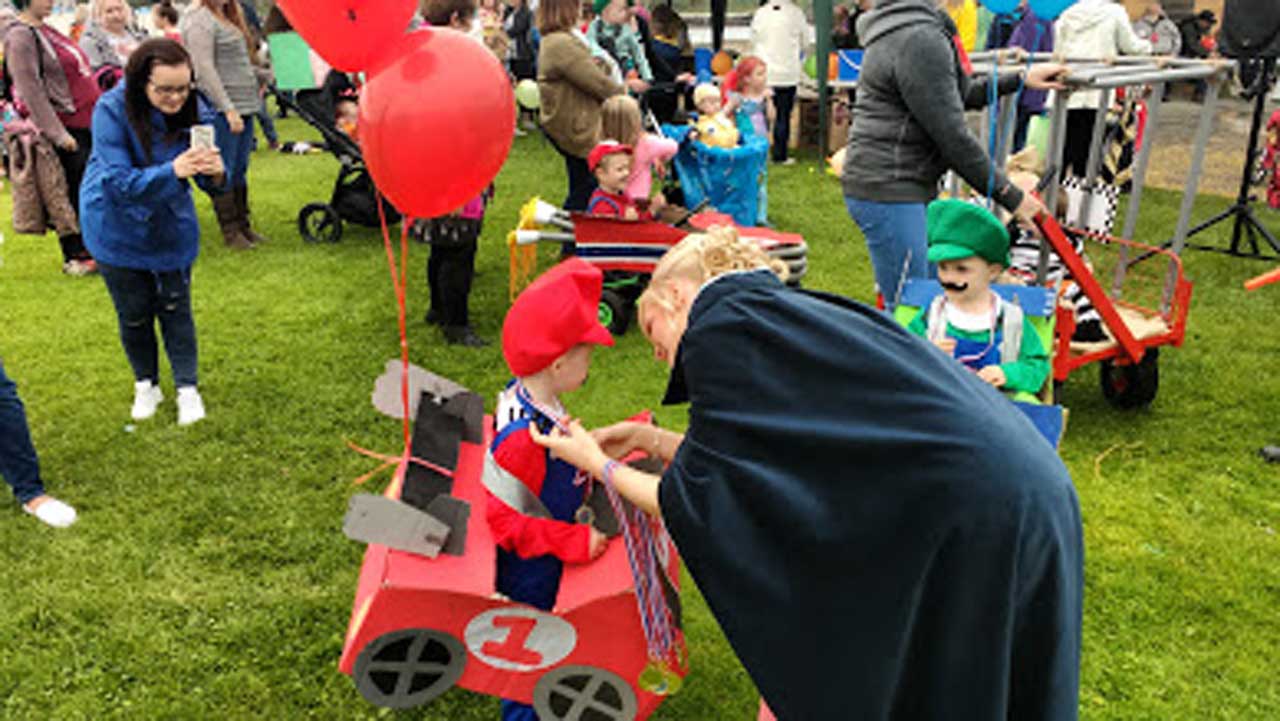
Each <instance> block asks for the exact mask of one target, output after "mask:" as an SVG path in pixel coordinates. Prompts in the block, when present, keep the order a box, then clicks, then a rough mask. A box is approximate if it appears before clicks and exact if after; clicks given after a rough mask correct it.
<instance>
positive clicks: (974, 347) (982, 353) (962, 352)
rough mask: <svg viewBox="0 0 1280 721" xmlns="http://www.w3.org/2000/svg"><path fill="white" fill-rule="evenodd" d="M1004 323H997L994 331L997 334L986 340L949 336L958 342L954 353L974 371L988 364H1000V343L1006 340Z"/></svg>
mask: <svg viewBox="0 0 1280 721" xmlns="http://www.w3.org/2000/svg"><path fill="white" fill-rule="evenodd" d="M1003 325H1004V324H1003V323H997V324H996V328H995V331H994V333H995V335H994V336H993V337H992V338H991V339H990V340H986V341H976V340H968V339H966V338H956V337H955V336H949V337H951V338H952V339H953V340H955V342H956V349H955V352H954V353H952V355H953V356H955V358H956V360H959V361H960V362H961V363H963V364H964V365H965V366H966V367H967V368H969V369H970V370H973V371H980V370H982V369H983V368H986V367H987V366H994V365H1000V363H1001V359H1000V344H1001V343H1003V342H1004V329H1003V328H1002V326H1003Z"/></svg>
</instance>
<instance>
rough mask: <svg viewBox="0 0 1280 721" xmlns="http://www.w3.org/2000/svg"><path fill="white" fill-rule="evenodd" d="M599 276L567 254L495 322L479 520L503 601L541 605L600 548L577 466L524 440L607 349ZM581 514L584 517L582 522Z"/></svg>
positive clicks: (530, 719) (509, 716) (548, 605)
mask: <svg viewBox="0 0 1280 721" xmlns="http://www.w3.org/2000/svg"><path fill="white" fill-rule="evenodd" d="M603 282H604V277H603V275H602V274H601V272H600V270H599V269H598V268H595V267H593V266H592V265H590V264H589V263H587V262H586V261H583V260H581V259H578V258H570V259H568V260H566V261H564V262H563V263H560V264H559V265H557V266H556V267H554V268H552V269H551V270H549V271H547V272H546V273H545V274H544V275H542V277H540V278H538V279H537V280H535V281H534V282H533V284H532V285H530V286H529V287H528V288H526V289H525V290H524V292H522V293H521V294H520V296H519V297H518V298H516V301H515V303H513V304H512V306H511V310H510V311H508V312H507V318H506V320H505V321H504V322H503V324H502V355H503V356H504V357H505V358H506V360H507V365H508V366H509V367H510V368H511V373H512V375H514V376H515V379H514V380H512V381H511V382H510V383H509V384H508V385H507V387H506V388H505V389H504V390H503V391H502V392H501V393H500V394H498V404H497V409H496V410H495V412H494V419H495V421H494V422H495V424H496V428H495V430H496V432H497V434H496V435H495V437H494V439H493V445H492V446H491V447H490V448H489V452H488V453H487V454H486V455H485V465H484V474H483V482H484V485H485V488H486V490H487V491H488V499H487V501H488V502H487V507H486V512H485V518H486V520H487V521H488V523H489V527H490V528H491V529H492V531H493V538H494V541H495V543H496V544H497V546H498V549H497V574H496V583H495V585H496V586H497V591H498V592H499V593H502V594H503V595H505V596H507V597H508V598H510V599H511V600H513V601H519V602H521V603H527V604H529V605H531V606H534V607H537V608H540V609H543V610H546V611H550V610H551V609H552V608H553V607H554V606H555V603H556V595H557V594H558V592H559V590H560V576H561V573H562V572H563V570H564V564H565V563H587V562H588V561H591V560H594V559H595V558H597V557H599V556H600V554H601V553H604V550H605V546H606V544H607V539H606V538H605V536H604V534H602V533H600V531H598V530H596V529H595V528H594V527H592V526H590V525H588V524H587V523H579V522H577V520H576V518H582V517H583V515H582V514H579V512H578V511H579V509H580V508H582V507H583V505H584V502H585V489H586V485H584V484H580V483H576V482H575V480H576V478H577V476H578V469H577V468H575V467H573V466H571V465H569V464H568V463H566V462H564V461H562V460H559V459H556V458H553V457H552V456H551V455H550V453H549V452H548V451H547V450H546V449H545V448H543V447H542V446H540V445H538V444H537V443H534V442H533V439H532V437H531V436H530V435H529V427H530V426H533V425H536V426H537V427H538V430H540V431H541V432H543V433H550V432H551V429H552V428H553V427H554V426H556V425H557V424H559V423H562V422H564V420H565V419H566V418H567V416H566V414H565V410H564V406H563V405H561V403H560V395H561V394H563V393H567V392H569V391H572V390H575V389H577V388H578V387H580V386H581V385H582V383H583V382H584V381H585V380H586V379H587V371H588V370H589V368H590V366H591V352H592V351H593V350H594V348H595V346H597V345H605V346H611V345H613V336H612V335H610V334H609V331H608V330H606V329H605V328H604V326H602V325H600V322H599V320H597V315H596V314H597V306H598V305H599V303H600V291H601V287H602V285H603ZM584 520H585V518H584ZM502 718H503V719H504V721H536V718H537V717H536V716H535V714H534V711H533V708H532V707H530V706H528V705H526V704H521V703H516V702H514V701H503V702H502Z"/></svg>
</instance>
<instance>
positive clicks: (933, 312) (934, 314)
mask: <svg viewBox="0 0 1280 721" xmlns="http://www.w3.org/2000/svg"><path fill="white" fill-rule="evenodd" d="M946 304H947V296H946V295H944V294H942V293H939V294H937V295H935V296H933V300H931V301H929V311H928V312H927V313H925V316H924V329H925V337H926V338H928V339H929V340H930V341H940V340H942V339H943V338H945V337H946V336H947V321H946V319H945V318H943V317H942V311H943V308H945V307H946Z"/></svg>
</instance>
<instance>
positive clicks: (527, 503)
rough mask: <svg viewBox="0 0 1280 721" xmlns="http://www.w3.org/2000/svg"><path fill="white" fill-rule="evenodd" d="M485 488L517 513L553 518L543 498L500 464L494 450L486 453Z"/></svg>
mask: <svg viewBox="0 0 1280 721" xmlns="http://www.w3.org/2000/svg"><path fill="white" fill-rule="evenodd" d="M480 481H481V483H483V484H484V487H485V490H487V491H489V492H490V493H492V494H493V496H494V498H497V499H498V500H499V501H502V502H503V503H505V504H507V505H508V506H510V507H511V508H512V510H514V511H515V512H516V513H519V514H520V515H522V516H530V517H533V518H551V512H550V511H548V510H547V507H546V506H545V505H543V503H542V500H541V499H540V498H538V497H537V496H535V495H533V491H531V490H529V487H528V486H526V485H525V484H524V482H522V481H521V480H520V479H519V478H516V477H515V476H514V475H512V474H511V473H510V472H508V471H506V470H505V469H503V468H502V466H499V465H498V462H497V461H496V460H494V458H493V452H492V451H486V452H485V454H484V472H483V473H482V474H481V476H480Z"/></svg>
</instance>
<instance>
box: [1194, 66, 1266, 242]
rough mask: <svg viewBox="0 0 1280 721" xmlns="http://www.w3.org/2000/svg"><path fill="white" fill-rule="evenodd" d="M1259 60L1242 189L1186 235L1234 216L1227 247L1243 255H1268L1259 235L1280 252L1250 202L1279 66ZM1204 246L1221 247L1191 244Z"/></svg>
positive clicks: (1241, 183) (1241, 182)
mask: <svg viewBox="0 0 1280 721" xmlns="http://www.w3.org/2000/svg"><path fill="white" fill-rule="evenodd" d="M1256 62H1259V63H1261V64H1262V69H1261V71H1260V72H1259V74H1258V77H1257V78H1256V79H1255V81H1254V85H1253V87H1254V93H1255V95H1256V97H1255V98H1254V103H1253V124H1252V125H1250V127H1249V154H1248V155H1247V156H1246V158H1245V162H1244V176H1243V177H1242V178H1241V179H1240V193H1239V195H1237V196H1236V202H1235V205H1232V206H1231V207H1230V208H1227V209H1226V210H1224V211H1222V212H1221V213H1218V214H1217V215H1215V216H1213V217H1212V218H1210V219H1208V220H1206V221H1205V222H1203V223H1201V224H1200V225H1197V226H1196V227H1194V228H1192V229H1191V230H1190V231H1188V232H1187V237H1188V238H1190V237H1191V236H1193V235H1195V234H1197V233H1199V232H1201V231H1203V230H1207V229H1208V228H1210V227H1212V226H1214V225H1217V224H1218V223H1220V222H1222V221H1224V220H1227V219H1228V218H1234V219H1235V225H1234V226H1233V227H1232V229H1231V247H1230V248H1229V249H1227V250H1225V251H1222V252H1225V253H1229V254H1231V255H1238V256H1243V257H1246V258H1266V257H1269V256H1267V255H1265V254H1263V253H1261V252H1259V251H1258V237H1259V236H1261V237H1262V239H1263V240H1265V241H1266V242H1267V244H1268V245H1270V246H1271V250H1272V251H1273V252H1274V253H1276V254H1277V255H1280V240H1276V236H1275V235H1274V234H1273V233H1272V232H1271V231H1270V230H1267V229H1266V228H1265V227H1264V226H1263V225H1262V223H1261V222H1260V221H1259V220H1258V219H1257V218H1256V217H1254V215H1253V208H1252V207H1251V204H1252V202H1253V198H1252V197H1251V196H1250V195H1249V186H1250V184H1251V182H1252V180H1253V172H1254V167H1255V163H1257V161H1258V154H1257V150H1256V149H1257V147H1258V135H1259V133H1260V131H1261V130H1262V115H1263V113H1264V112H1265V111H1266V106H1267V90H1268V89H1269V88H1270V87H1271V77H1272V74H1273V73H1274V72H1275V70H1276V59H1275V58H1259V59H1258V60H1257V61H1256ZM1241 240H1247V241H1248V244H1249V251H1248V252H1245V251H1244V249H1243V248H1242V247H1241V245H1242V243H1241ZM1192 247H1195V248H1200V249H1202V250H1219V251H1221V250H1222V249H1221V248H1214V247H1210V246H1203V245H1197V246H1192Z"/></svg>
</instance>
